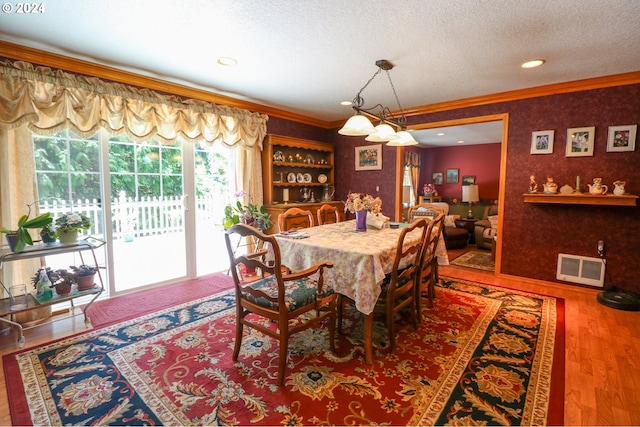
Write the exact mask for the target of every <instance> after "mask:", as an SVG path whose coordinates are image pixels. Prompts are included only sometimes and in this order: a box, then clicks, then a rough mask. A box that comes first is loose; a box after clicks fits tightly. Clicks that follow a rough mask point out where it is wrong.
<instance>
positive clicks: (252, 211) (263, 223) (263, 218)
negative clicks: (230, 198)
mask: <svg viewBox="0 0 640 427" xmlns="http://www.w3.org/2000/svg"><path fill="white" fill-rule="evenodd" d="M246 195H247V193H246V192H244V191H239V192H237V193H236V194H235V195H234V196H235V198H236V199H238V200H237V201H236V203H235V204H230V205H227V206H225V208H224V220H223V222H222V226H223V227H224V228H225V229H226V228H230V227H233V226H234V225H236V224H238V223H243V224H247V225H251V226H253V227H256V228H260V229H266V228H269V227H271V224H272V222H271V215H269V213H268V212H267V208H266V207H265V206H264V205H260V206H258V205H256V204H253V203H251V202H249V203H248V204H246V205H243V204H242V202H241V201H240V199H241V198H243V197H244V196H246Z"/></svg>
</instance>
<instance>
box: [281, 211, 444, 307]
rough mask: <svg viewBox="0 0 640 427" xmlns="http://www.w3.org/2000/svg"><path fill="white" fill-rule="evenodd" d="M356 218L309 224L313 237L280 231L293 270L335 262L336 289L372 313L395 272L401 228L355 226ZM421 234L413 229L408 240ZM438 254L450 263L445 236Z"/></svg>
mask: <svg viewBox="0 0 640 427" xmlns="http://www.w3.org/2000/svg"><path fill="white" fill-rule="evenodd" d="M355 228H356V225H355V220H351V221H344V222H339V223H336V224H326V225H322V226H318V227H311V228H306V229H304V230H301V231H303V232H304V233H306V234H308V235H309V237H307V238H303V239H294V238H291V237H283V236H279V235H276V238H277V240H278V245H279V247H280V253H281V257H282V263H283V264H284V265H286V266H287V267H289V268H290V269H291V270H292V271H300V270H304V269H305V268H309V267H311V266H313V265H315V264H317V263H319V262H322V261H330V262H333V265H334V267H333V268H332V269H328V270H326V274H325V280H326V283H327V284H328V285H329V286H331V287H332V288H333V289H334V290H335V291H336V292H338V293H340V294H343V295H346V296H348V297H349V298H351V299H353V300H354V301H355V304H356V308H357V309H358V310H359V311H360V312H362V313H364V314H370V313H371V312H372V311H373V309H374V307H375V304H376V301H377V300H378V296H379V295H380V292H381V288H380V285H381V283H382V280H383V279H384V277H385V275H386V274H388V273H390V272H391V269H392V268H393V261H394V257H395V251H396V246H397V243H398V237H399V236H400V232H401V231H402V229H401V228H395V229H394V228H382V229H375V228H374V229H367V231H365V232H358V231H356V230H355ZM412 234H413V235H414V236H415V237H414V238H415V239H417V238H419V232H415V233H411V234H410V235H409V237H408V240H407V241H408V242H410V241H411V240H412ZM440 240H441V242H438V248H437V250H436V252H437V253H436V254H437V256H438V264H440V265H443V264H448V263H449V260H448V257H447V252H446V248H445V245H444V239H442V236H441V238H440Z"/></svg>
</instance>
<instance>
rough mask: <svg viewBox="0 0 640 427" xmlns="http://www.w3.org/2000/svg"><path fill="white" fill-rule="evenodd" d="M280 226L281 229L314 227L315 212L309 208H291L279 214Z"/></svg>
mask: <svg viewBox="0 0 640 427" xmlns="http://www.w3.org/2000/svg"><path fill="white" fill-rule="evenodd" d="M278 227H279V228H280V231H290V230H300V229H301V228H309V227H313V214H312V213H311V211H308V210H303V209H300V208H289V209H287V210H286V211H284V212H283V213H281V214H280V215H279V216H278Z"/></svg>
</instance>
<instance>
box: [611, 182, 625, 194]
mask: <svg viewBox="0 0 640 427" xmlns="http://www.w3.org/2000/svg"><path fill="white" fill-rule="evenodd" d="M625 184H626V182H625V181H615V182H614V183H613V194H615V195H616V196H622V195H623V194H624V185H625Z"/></svg>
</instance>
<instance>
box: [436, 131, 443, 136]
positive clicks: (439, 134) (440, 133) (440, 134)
mask: <svg viewBox="0 0 640 427" xmlns="http://www.w3.org/2000/svg"><path fill="white" fill-rule="evenodd" d="M436 135H438V136H444V132H438V133H436Z"/></svg>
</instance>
